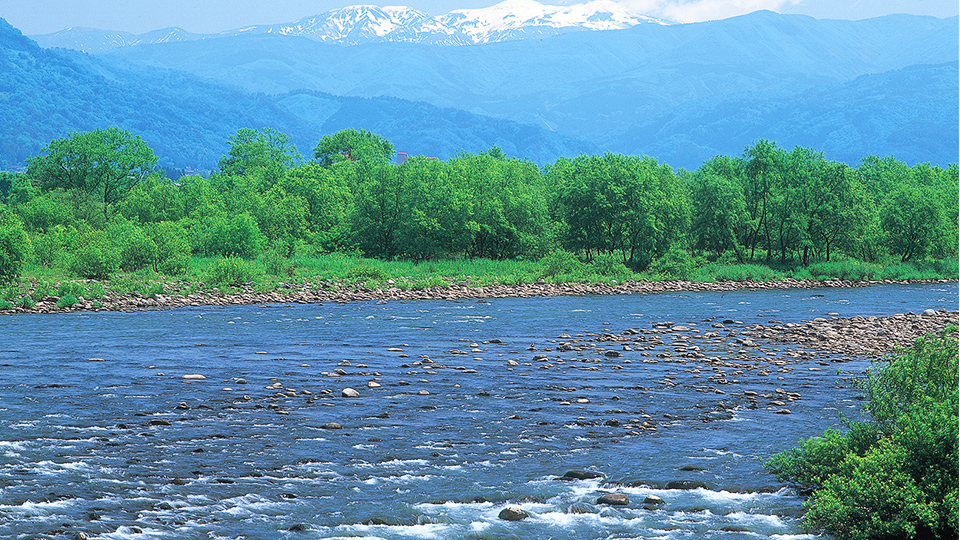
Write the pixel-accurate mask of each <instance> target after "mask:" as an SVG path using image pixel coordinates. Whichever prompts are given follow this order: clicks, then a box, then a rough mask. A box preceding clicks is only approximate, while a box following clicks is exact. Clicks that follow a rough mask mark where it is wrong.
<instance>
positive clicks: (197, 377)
mask: <svg viewBox="0 0 960 540" xmlns="http://www.w3.org/2000/svg"><path fill="white" fill-rule="evenodd" d="M182 378H183V379H184V380H187V381H202V380H204V379H206V377H204V376H203V375H200V374H199V373H188V374H186V375H184V376H183V377H182Z"/></svg>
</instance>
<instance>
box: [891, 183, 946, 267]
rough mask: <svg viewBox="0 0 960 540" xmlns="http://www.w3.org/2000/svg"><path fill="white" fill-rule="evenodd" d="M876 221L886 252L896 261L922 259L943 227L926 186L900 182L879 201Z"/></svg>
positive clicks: (936, 207)
mask: <svg viewBox="0 0 960 540" xmlns="http://www.w3.org/2000/svg"><path fill="white" fill-rule="evenodd" d="M880 215H881V216H882V217H881V220H880V224H881V226H882V227H883V231H884V232H885V233H886V235H887V238H888V242H889V246H890V253H891V254H893V255H899V256H900V261H902V262H905V261H910V260H917V259H922V258H923V257H924V256H926V255H927V252H928V251H929V250H930V248H931V246H933V245H934V243H935V242H936V240H937V235H939V234H941V232H942V230H943V229H944V226H943V223H942V221H943V213H942V211H941V207H940V205H938V204H937V199H936V198H935V196H934V195H933V193H931V191H930V190H929V189H927V188H923V187H920V186H914V187H909V186H901V187H900V188H899V189H897V190H896V191H894V192H893V193H892V194H890V195H889V196H888V197H887V198H886V199H885V200H884V202H883V205H882V207H881V211H880Z"/></svg>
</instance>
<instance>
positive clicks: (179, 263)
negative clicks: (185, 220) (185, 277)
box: [147, 221, 190, 276]
mask: <svg viewBox="0 0 960 540" xmlns="http://www.w3.org/2000/svg"><path fill="white" fill-rule="evenodd" d="M147 232H148V233H149V235H150V238H151V239H152V240H153V243H154V244H155V245H156V259H155V270H157V271H158V272H161V273H164V274H168V275H177V276H179V275H182V274H184V273H185V272H186V270H187V267H188V266H189V265H190V243H189V241H188V240H187V239H188V238H189V236H188V234H187V231H186V230H185V229H184V228H183V227H182V226H180V225H179V224H178V223H173V222H170V221H164V222H161V223H156V224H153V225H152V226H151V227H150V228H149V229H148V230H147Z"/></svg>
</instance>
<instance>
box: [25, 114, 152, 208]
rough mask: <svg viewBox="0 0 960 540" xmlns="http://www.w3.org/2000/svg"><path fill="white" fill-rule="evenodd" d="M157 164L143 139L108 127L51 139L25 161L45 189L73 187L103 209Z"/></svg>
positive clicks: (67, 188)
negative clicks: (99, 202)
mask: <svg viewBox="0 0 960 540" xmlns="http://www.w3.org/2000/svg"><path fill="white" fill-rule="evenodd" d="M156 165H157V157H156V156H155V155H154V154H153V150H151V149H150V147H149V146H147V144H146V143H145V142H144V141H143V139H141V138H140V137H139V136H134V135H133V134H131V133H130V132H129V131H126V130H122V129H119V128H116V127H110V128H107V129H96V130H93V131H88V132H84V133H73V134H71V135H70V136H68V137H64V138H62V139H54V140H53V141H51V142H50V144H48V145H47V146H46V147H44V148H43V149H42V150H41V151H40V154H39V155H37V156H34V157H32V158H30V159H29V160H28V166H27V175H28V176H30V177H31V178H33V179H35V180H37V181H39V182H40V185H41V186H42V188H43V189H44V190H51V189H63V190H68V191H70V190H72V191H77V192H81V193H85V194H88V195H90V196H93V197H96V198H98V199H99V200H100V201H101V202H102V204H103V206H104V209H105V208H106V206H108V205H110V204H113V203H116V202H117V201H118V200H120V199H121V198H122V197H123V196H124V195H125V194H126V193H127V192H128V191H130V189H131V188H133V186H134V185H136V184H137V183H138V182H140V181H141V180H143V178H144V177H145V176H146V175H147V174H149V173H150V172H151V171H152V170H153V169H154V167H156Z"/></svg>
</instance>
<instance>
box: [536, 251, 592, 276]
mask: <svg viewBox="0 0 960 540" xmlns="http://www.w3.org/2000/svg"><path fill="white" fill-rule="evenodd" d="M540 264H541V266H542V267H543V269H542V270H541V273H542V276H543V277H545V278H548V277H556V276H561V275H577V274H583V273H584V270H585V268H584V266H585V265H584V264H583V263H582V262H580V259H579V258H578V257H577V256H576V254H574V253H570V252H569V251H564V250H562V249H555V250H553V251H551V252H550V253H547V255H546V256H545V257H544V258H542V259H540Z"/></svg>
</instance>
